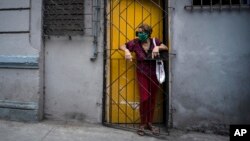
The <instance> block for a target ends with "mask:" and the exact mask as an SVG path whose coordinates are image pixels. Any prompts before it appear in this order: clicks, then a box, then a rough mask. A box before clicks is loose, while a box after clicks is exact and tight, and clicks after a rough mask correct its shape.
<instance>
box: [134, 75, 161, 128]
mask: <svg viewBox="0 0 250 141" xmlns="http://www.w3.org/2000/svg"><path fill="white" fill-rule="evenodd" d="M137 78H138V84H139V91H140V115H141V124H147V123H148V122H149V123H152V122H153V116H154V108H155V102H156V95H157V91H158V87H159V83H158V81H157V79H156V76H155V75H153V76H147V75H145V74H143V73H141V72H137Z"/></svg>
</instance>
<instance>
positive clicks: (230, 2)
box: [229, 0, 232, 10]
mask: <svg viewBox="0 0 250 141" xmlns="http://www.w3.org/2000/svg"><path fill="white" fill-rule="evenodd" d="M229 6H230V10H231V9H232V0H229Z"/></svg>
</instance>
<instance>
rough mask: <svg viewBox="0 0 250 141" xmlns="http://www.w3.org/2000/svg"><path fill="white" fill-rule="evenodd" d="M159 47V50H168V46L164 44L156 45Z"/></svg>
mask: <svg viewBox="0 0 250 141" xmlns="http://www.w3.org/2000/svg"><path fill="white" fill-rule="evenodd" d="M158 47H159V51H160V50H168V47H167V46H166V45H164V44H161V45H160V46H158Z"/></svg>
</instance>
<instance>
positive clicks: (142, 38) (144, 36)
mask: <svg viewBox="0 0 250 141" xmlns="http://www.w3.org/2000/svg"><path fill="white" fill-rule="evenodd" d="M138 38H139V40H140V41H142V42H145V41H146V40H147V39H148V34H147V33H145V32H140V33H138Z"/></svg>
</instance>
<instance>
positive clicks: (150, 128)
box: [147, 123, 160, 136]
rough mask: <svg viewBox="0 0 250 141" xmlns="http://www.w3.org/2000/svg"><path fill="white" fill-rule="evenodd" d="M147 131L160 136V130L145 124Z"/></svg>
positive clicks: (150, 124)
mask: <svg viewBox="0 0 250 141" xmlns="http://www.w3.org/2000/svg"><path fill="white" fill-rule="evenodd" d="M147 129H148V130H150V131H151V132H152V134H153V135H156V136H159V135H160V129H159V128H157V127H155V126H153V124H152V123H148V124H147Z"/></svg>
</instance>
